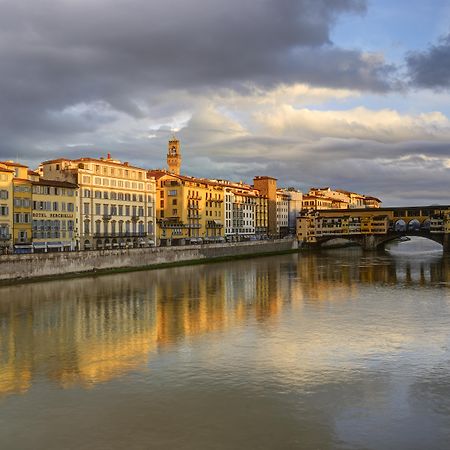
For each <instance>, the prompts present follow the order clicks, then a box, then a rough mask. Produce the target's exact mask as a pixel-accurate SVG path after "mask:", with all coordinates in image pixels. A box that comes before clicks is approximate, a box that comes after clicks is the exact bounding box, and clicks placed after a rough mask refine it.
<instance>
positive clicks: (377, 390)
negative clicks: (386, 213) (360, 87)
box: [0, 240, 450, 450]
mask: <svg viewBox="0 0 450 450" xmlns="http://www.w3.org/2000/svg"><path fill="white" fill-rule="evenodd" d="M427 246H428V247H427ZM449 345H450V259H449V257H448V256H442V254H441V253H440V251H439V250H437V249H436V248H434V247H429V244H423V243H422V242H421V241H418V240H416V241H412V242H405V243H401V244H398V245H393V246H391V247H390V248H389V249H388V251H387V252H385V253H377V254H364V253H362V252H361V251H360V250H359V249H355V248H349V249H345V250H328V251H324V252H322V253H302V254H291V255H285V256H273V257H264V258H256V259H248V260H240V261H237V262H226V263H217V264H209V265H197V266H190V267H189V266H188V267H180V268H170V269H162V270H153V271H148V272H135V273H128V274H119V275H108V276H101V277H92V278H80V279H73V280H64V281H49V282H40V283H33V284H26V285H16V286H8V287H2V288H0V448H1V449H2V450H9V449H20V450H25V449H33V450H39V449H43V450H44V449H45V450H52V449H58V450H59V449H77V450H79V449H192V450H194V449H195V450H199V449H205V450H206V449H207V450H209V449H212V450H214V449H218V450H219V449H220V450H222V449H223V450H225V449H402V448H405V449H435V448H436V449H439V448H448V446H449V442H450V349H449Z"/></svg>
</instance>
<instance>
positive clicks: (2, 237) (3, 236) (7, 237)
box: [0, 234, 11, 241]
mask: <svg viewBox="0 0 450 450" xmlns="http://www.w3.org/2000/svg"><path fill="white" fill-rule="evenodd" d="M9 240H11V235H10V234H0V241H9Z"/></svg>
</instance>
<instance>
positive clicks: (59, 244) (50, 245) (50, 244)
mask: <svg viewBox="0 0 450 450" xmlns="http://www.w3.org/2000/svg"><path fill="white" fill-rule="evenodd" d="M62 246H63V244H62V242H47V247H62Z"/></svg>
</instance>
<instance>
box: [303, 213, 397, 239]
mask: <svg viewBox="0 0 450 450" xmlns="http://www.w3.org/2000/svg"><path fill="white" fill-rule="evenodd" d="M390 223H391V217H390V215H389V214H373V213H371V214H361V215H345V213H344V214H336V215H326V214H325V215H322V214H319V213H312V214H308V213H302V214H301V215H300V216H299V217H298V218H297V240H298V241H299V242H300V243H315V242H317V241H318V240H319V239H320V238H324V237H330V236H333V237H336V238H338V237H349V236H352V235H373V234H375V235H376V234H386V233H387V232H388V231H389V226H390Z"/></svg>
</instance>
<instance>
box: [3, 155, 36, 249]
mask: <svg viewBox="0 0 450 450" xmlns="http://www.w3.org/2000/svg"><path fill="white" fill-rule="evenodd" d="M4 164H6V165H7V166H8V167H9V168H10V169H12V170H14V178H13V180H12V182H13V233H12V250H13V251H14V253H31V252H32V251H33V247H32V229H31V217H32V216H31V201H32V200H31V196H32V193H31V181H30V180H29V179H28V167H27V166H24V165H23V164H19V163H15V162H5V163H4Z"/></svg>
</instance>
